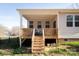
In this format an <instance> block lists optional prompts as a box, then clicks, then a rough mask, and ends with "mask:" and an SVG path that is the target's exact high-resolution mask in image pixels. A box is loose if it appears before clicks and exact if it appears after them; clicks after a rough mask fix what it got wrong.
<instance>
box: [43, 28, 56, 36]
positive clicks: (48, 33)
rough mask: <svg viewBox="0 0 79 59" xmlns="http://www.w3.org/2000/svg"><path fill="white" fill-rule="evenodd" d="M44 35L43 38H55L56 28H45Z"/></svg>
mask: <svg viewBox="0 0 79 59" xmlns="http://www.w3.org/2000/svg"><path fill="white" fill-rule="evenodd" d="M44 34H45V36H52V37H56V36H57V29H56V28H45V29H44Z"/></svg>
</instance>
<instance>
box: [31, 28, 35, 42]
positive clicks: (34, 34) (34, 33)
mask: <svg viewBox="0 0 79 59" xmlns="http://www.w3.org/2000/svg"><path fill="white" fill-rule="evenodd" d="M34 36H35V28H34V29H33V34H32V41H33V40H34Z"/></svg>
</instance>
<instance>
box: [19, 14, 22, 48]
mask: <svg viewBox="0 0 79 59" xmlns="http://www.w3.org/2000/svg"><path fill="white" fill-rule="evenodd" d="M22 23H23V21H22V15H21V14H20V30H21V29H22V27H23V24H22ZM20 34H21V33H20V32H19V45H20V48H21V46H22V44H21V37H20Z"/></svg>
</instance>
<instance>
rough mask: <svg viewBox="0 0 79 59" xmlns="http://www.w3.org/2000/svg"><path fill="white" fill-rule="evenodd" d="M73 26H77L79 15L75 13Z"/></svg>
mask: <svg viewBox="0 0 79 59" xmlns="http://www.w3.org/2000/svg"><path fill="white" fill-rule="evenodd" d="M75 27H79V15H75Z"/></svg>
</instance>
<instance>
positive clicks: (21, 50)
mask: <svg viewBox="0 0 79 59" xmlns="http://www.w3.org/2000/svg"><path fill="white" fill-rule="evenodd" d="M12 53H13V54H22V53H23V48H16V49H13V52H12Z"/></svg>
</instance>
